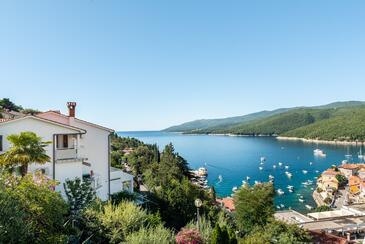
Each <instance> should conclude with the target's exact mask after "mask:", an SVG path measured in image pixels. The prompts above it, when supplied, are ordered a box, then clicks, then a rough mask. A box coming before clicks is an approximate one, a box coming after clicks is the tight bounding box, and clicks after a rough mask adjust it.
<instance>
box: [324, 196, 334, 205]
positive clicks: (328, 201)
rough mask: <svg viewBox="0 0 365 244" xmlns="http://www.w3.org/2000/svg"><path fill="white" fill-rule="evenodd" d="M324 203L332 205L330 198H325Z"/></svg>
mask: <svg viewBox="0 0 365 244" xmlns="http://www.w3.org/2000/svg"><path fill="white" fill-rule="evenodd" d="M324 203H326V204H331V203H332V198H330V197H326V198H325V199H324Z"/></svg>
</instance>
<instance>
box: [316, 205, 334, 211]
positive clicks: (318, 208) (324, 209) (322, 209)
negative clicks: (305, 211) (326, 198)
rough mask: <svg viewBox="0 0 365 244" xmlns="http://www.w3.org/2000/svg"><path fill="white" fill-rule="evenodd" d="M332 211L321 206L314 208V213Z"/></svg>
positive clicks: (327, 207)
mask: <svg viewBox="0 0 365 244" xmlns="http://www.w3.org/2000/svg"><path fill="white" fill-rule="evenodd" d="M332 210H333V209H332V208H331V207H329V206H327V205H322V206H319V207H316V208H315V209H314V212H325V211H332Z"/></svg>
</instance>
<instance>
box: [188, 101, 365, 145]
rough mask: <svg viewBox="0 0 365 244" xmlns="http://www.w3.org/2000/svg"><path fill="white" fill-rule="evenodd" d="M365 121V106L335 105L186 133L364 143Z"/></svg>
mask: <svg viewBox="0 0 365 244" xmlns="http://www.w3.org/2000/svg"><path fill="white" fill-rule="evenodd" d="M336 106H337V107H336ZM364 119H365V106H364V105H363V103H360V102H358V103H357V102H348V103H334V104H332V105H327V106H321V107H316V108H296V109H291V110H289V111H286V112H282V113H279V114H276V115H273V116H269V117H266V118H260V119H255V120H253V121H249V122H244V123H240V124H238V125H231V126H224V127H210V128H205V129H200V130H194V131H185V133H206V134H210V133H221V134H228V133H232V134H237V135H249V136H257V135H269V136H273V135H280V136H287V137H299V138H306V139H320V140H340V141H356V140H361V141H364V140H365V124H364V123H363V121H365V120H364Z"/></svg>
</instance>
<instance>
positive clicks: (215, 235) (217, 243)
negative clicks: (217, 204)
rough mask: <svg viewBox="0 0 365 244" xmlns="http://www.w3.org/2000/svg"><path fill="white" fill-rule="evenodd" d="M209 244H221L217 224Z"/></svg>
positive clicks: (220, 232)
mask: <svg viewBox="0 0 365 244" xmlns="http://www.w3.org/2000/svg"><path fill="white" fill-rule="evenodd" d="M210 243H211V244H221V243H222V230H221V228H220V227H219V224H216V225H215V227H214V229H213V233H212V238H211V241H210Z"/></svg>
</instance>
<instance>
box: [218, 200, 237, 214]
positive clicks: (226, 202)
mask: <svg viewBox="0 0 365 244" xmlns="http://www.w3.org/2000/svg"><path fill="white" fill-rule="evenodd" d="M217 202H218V203H220V204H222V205H223V206H224V207H225V208H226V209H228V210H229V211H231V212H232V211H234V210H235V207H234V202H233V198H232V197H225V198H222V199H217Z"/></svg>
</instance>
